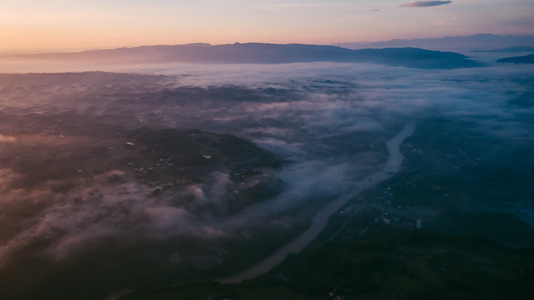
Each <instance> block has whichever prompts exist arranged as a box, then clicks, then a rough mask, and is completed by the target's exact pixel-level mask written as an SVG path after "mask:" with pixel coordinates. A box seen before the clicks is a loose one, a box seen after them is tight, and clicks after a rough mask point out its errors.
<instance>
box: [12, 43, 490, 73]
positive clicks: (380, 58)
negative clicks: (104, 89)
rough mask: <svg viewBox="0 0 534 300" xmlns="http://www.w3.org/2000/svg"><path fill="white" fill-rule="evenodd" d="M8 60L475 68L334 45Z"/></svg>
mask: <svg viewBox="0 0 534 300" xmlns="http://www.w3.org/2000/svg"><path fill="white" fill-rule="evenodd" d="M10 58H12V59H26V60H27V59H38V60H78V61H89V62H105V63H166V62H187V63H218V64H283V63H304V62H340V63H347V62H352V63H377V64H384V65H390V66H405V67H412V68H425V69H454V68H469V67H477V66H480V64H479V63H477V62H475V61H473V60H470V59H469V58H468V57H467V56H464V55H462V54H458V53H453V52H441V51H433V50H425V49H419V48H384V49H358V50H351V49H346V48H342V47H337V46H324V45H303V44H261V43H246V44H239V43H235V44H226V45H210V44H187V45H169V46H165V45H160V46H141V47H135V48H118V49H110V50H92V51H84V52H76V53H43V54H20V55H12V56H10Z"/></svg>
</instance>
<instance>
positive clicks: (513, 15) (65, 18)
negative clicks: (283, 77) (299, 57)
mask: <svg viewBox="0 0 534 300" xmlns="http://www.w3.org/2000/svg"><path fill="white" fill-rule="evenodd" d="M532 28H534V3H533V2H532V0H453V1H410V0H308V1H303V0H290V1H281V0H174V1H171V0H128V1H126V0H91V1H88V0H86V1H82V0H48V1H43V0H0V40H2V43H1V45H0V52H6V51H20V50H22V51H36V50H51V51H57V50H60V51H70V50H89V49H102V48H116V47H131V46H140V45H157V44H186V43H196V42H204V43H211V44H226V43H235V42H241V43H243V42H264V43H306V44H333V43H341V42H366V41H369V42H373V41H383V40H390V39H397V38H401V39H405V38H408V39H409V38H426V37H443V36H463V35H471V34H477V33H493V34H511V35H522V34H532V33H534V29H532Z"/></svg>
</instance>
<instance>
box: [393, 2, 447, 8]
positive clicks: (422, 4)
mask: <svg viewBox="0 0 534 300" xmlns="http://www.w3.org/2000/svg"><path fill="white" fill-rule="evenodd" d="M450 3H452V1H412V2H408V3H404V4H401V5H400V7H431V6H440V5H445V4H450Z"/></svg>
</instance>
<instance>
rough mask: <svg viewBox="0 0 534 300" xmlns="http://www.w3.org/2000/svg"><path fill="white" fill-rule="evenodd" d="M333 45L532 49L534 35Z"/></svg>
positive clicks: (458, 49) (451, 48)
mask: <svg viewBox="0 0 534 300" xmlns="http://www.w3.org/2000/svg"><path fill="white" fill-rule="evenodd" d="M334 45H336V46H340V47H345V48H349V49H361V48H386V47H418V48H424V49H430V50H444V51H472V50H492V49H497V48H508V47H515V46H524V47H534V35H517V36H516V35H495V34H475V35H470V36H451V37H442V38H420V39H394V40H390V41H381V42H369V43H336V44H334Z"/></svg>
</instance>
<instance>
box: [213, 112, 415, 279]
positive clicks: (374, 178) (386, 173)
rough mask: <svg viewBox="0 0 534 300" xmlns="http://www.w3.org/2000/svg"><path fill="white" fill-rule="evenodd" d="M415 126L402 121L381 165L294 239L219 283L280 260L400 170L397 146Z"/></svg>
mask: <svg viewBox="0 0 534 300" xmlns="http://www.w3.org/2000/svg"><path fill="white" fill-rule="evenodd" d="M414 130H415V124H414V123H412V122H410V123H407V124H405V125H404V127H403V128H402V130H401V131H400V132H399V133H397V135H395V136H394V137H393V138H391V139H390V140H388V141H387V142H386V146H387V148H388V152H389V158H388V161H387V162H386V165H385V166H384V168H383V169H381V170H380V171H377V172H375V173H373V174H371V175H369V176H368V177H366V178H364V179H362V180H360V181H358V182H356V183H355V184H354V186H353V187H352V188H351V189H350V190H349V191H347V192H346V193H344V194H343V195H341V196H339V197H338V198H337V199H336V200H334V201H332V202H330V203H328V204H327V205H325V206H324V207H323V208H321V210H320V211H319V212H318V213H317V215H315V217H314V218H313V221H312V224H311V226H310V227H309V228H308V229H307V230H306V231H305V232H303V233H302V234H300V235H299V236H298V237H297V238H296V239H294V240H293V241H292V242H290V243H289V244H287V245H285V246H284V247H282V248H281V249H279V250H278V251H276V252H275V253H273V254H272V255H271V256H269V257H267V259H265V260H263V261H262V262H260V263H258V264H256V265H253V266H252V267H250V268H249V269H247V270H245V271H244V272H241V273H239V274H236V275H233V276H230V277H226V278H222V279H219V280H218V281H219V282H221V283H239V282H242V281H243V280H246V279H251V278H254V277H257V276H259V275H262V274H264V273H266V272H268V271H269V270H271V269H272V268H273V267H275V266H276V265H278V264H280V263H281V262H282V261H283V260H284V259H285V258H286V257H287V255H288V254H289V253H299V252H300V251H301V250H302V249H304V247H306V246H307V245H308V244H309V243H310V242H311V241H312V240H313V239H315V237H316V236H317V235H318V234H319V233H320V232H321V231H322V230H323V229H324V228H325V226H326V224H327V223H328V218H330V216H331V215H333V214H334V213H335V212H336V211H338V210H339V209H340V208H341V207H343V205H345V203H347V201H349V200H350V199H351V198H352V197H354V196H356V195H357V194H358V193H360V192H362V191H363V190H366V189H368V188H370V187H372V186H374V185H376V184H378V183H379V182H381V181H384V180H386V179H388V178H389V177H391V176H392V175H393V174H395V173H396V172H398V171H399V170H400V167H401V165H402V160H403V159H404V156H403V155H402V153H401V152H400V150H399V146H400V144H401V143H402V141H403V140H404V139H405V138H407V137H408V136H410V135H412V134H413V132H414Z"/></svg>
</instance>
